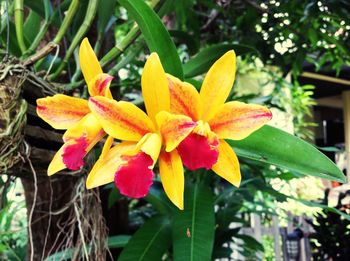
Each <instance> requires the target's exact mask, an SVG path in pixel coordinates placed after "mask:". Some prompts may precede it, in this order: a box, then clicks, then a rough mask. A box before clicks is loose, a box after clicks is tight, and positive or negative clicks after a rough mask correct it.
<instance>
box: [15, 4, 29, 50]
mask: <svg viewBox="0 0 350 261" xmlns="http://www.w3.org/2000/svg"><path fill="white" fill-rule="evenodd" d="M23 10H24V9H23V0H15V27H16V37H17V41H18V46H19V48H20V49H21V52H22V53H24V52H25V51H26V45H25V43H24V36H23Z"/></svg>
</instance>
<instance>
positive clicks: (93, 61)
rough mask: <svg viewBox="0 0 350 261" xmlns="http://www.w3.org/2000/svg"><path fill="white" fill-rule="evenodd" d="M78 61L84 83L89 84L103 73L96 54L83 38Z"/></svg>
mask: <svg viewBox="0 0 350 261" xmlns="http://www.w3.org/2000/svg"><path fill="white" fill-rule="evenodd" d="M79 61H80V68H81V71H82V72H83V75H84V78H85V81H86V83H89V82H90V81H91V80H92V79H93V78H95V77H96V76H97V75H98V74H101V73H103V72H102V68H101V66H100V63H99V62H98V59H97V57H96V54H95V52H94V50H93V49H92V47H91V45H90V43H89V40H88V39H87V38H84V40H83V41H82V42H81V45H80V49H79ZM90 95H91V94H90Z"/></svg>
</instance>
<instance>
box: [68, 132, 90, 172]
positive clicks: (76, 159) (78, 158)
mask: <svg viewBox="0 0 350 261" xmlns="http://www.w3.org/2000/svg"><path fill="white" fill-rule="evenodd" d="M87 147H88V143H87V140H86V137H80V138H77V139H75V143H73V144H68V145H66V146H65V148H64V150H63V153H62V160H63V163H64V164H65V165H66V167H67V168H68V169H71V170H78V169H80V168H81V166H83V165H84V160H83V159H84V157H85V154H86V149H87Z"/></svg>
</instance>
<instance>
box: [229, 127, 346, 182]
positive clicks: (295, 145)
mask: <svg viewBox="0 0 350 261" xmlns="http://www.w3.org/2000/svg"><path fill="white" fill-rule="evenodd" d="M229 143H230V144H231V146H233V148H234V149H235V151H236V153H237V154H238V155H239V156H241V157H245V158H249V159H253V160H258V161H262V162H266V163H270V164H273V165H276V166H280V167H284V168H286V169H289V170H294V171H297V172H300V173H302V174H306V175H310V176H316V177H320V178H325V179H329V180H336V181H340V182H346V178H345V176H344V174H343V173H342V172H341V171H340V170H339V168H338V167H337V166H336V165H335V164H334V162H332V161H331V160H330V159H329V158H328V157H327V156H326V155H324V154H323V153H321V152H320V151H319V150H317V149H316V148H315V147H314V146H312V145H311V144H309V143H307V142H305V141H303V140H301V139H299V138H297V137H295V136H293V135H291V134H289V133H287V132H284V131H282V130H280V129H277V128H274V127H271V126H264V127H262V128H261V129H260V130H258V131H256V132H254V133H253V134H252V135H250V136H249V137H248V138H246V139H244V140H240V141H229Z"/></svg>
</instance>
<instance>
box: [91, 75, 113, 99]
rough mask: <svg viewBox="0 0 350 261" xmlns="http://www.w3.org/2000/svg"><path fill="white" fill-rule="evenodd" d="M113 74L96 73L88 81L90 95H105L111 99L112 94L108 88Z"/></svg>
mask: <svg viewBox="0 0 350 261" xmlns="http://www.w3.org/2000/svg"><path fill="white" fill-rule="evenodd" d="M112 80H113V76H111V75H109V74H107V73H102V74H98V75H96V76H95V77H94V78H92V80H90V82H88V88H89V93H90V96H98V95H99V96H105V97H107V98H110V99H112V94H111V91H110V89H109V87H110V85H111V81H112Z"/></svg>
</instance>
